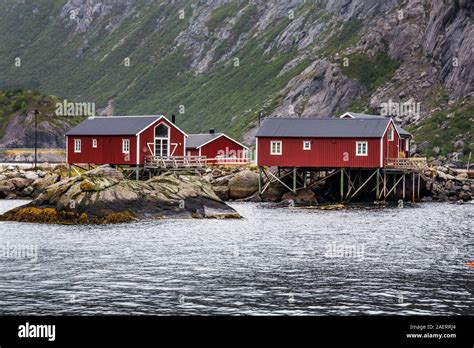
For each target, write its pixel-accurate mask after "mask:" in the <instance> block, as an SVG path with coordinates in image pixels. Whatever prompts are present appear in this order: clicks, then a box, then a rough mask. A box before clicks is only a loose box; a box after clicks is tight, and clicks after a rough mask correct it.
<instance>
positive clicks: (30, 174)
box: [23, 172, 39, 180]
mask: <svg viewBox="0 0 474 348" xmlns="http://www.w3.org/2000/svg"><path fill="white" fill-rule="evenodd" d="M23 175H24V178H26V179H29V180H36V179H38V178H39V176H38V175H37V174H36V173H35V172H25V173H24V174H23Z"/></svg>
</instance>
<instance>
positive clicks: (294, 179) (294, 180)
mask: <svg viewBox="0 0 474 348" xmlns="http://www.w3.org/2000/svg"><path fill="white" fill-rule="evenodd" d="M293 193H296V167H293Z"/></svg>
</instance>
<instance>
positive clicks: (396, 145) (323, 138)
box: [256, 113, 426, 201]
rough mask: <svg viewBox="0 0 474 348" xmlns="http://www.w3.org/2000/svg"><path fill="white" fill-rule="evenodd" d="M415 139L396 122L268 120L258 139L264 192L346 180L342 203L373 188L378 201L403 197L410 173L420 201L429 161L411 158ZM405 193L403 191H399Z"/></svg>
mask: <svg viewBox="0 0 474 348" xmlns="http://www.w3.org/2000/svg"><path fill="white" fill-rule="evenodd" d="M410 138H411V135H410V134H409V133H408V132H406V131H405V130H403V128H401V127H400V126H397V125H396V124H395V123H394V121H393V120H392V119H391V118H387V117H382V116H372V115H364V114H354V113H346V114H344V115H342V116H341V117H340V118H294V117H292V118H284V117H273V118H267V119H265V120H264V121H263V123H262V124H261V126H260V129H259V130H258V132H257V134H256V157H257V159H256V162H257V165H258V167H259V172H260V181H259V192H260V194H263V193H264V192H265V190H266V189H268V187H269V185H271V184H272V183H274V182H279V183H280V184H282V185H283V186H285V187H286V188H287V189H288V190H291V191H293V192H294V193H296V191H297V190H298V189H302V188H306V187H308V186H309V187H311V186H312V185H316V184H318V183H319V182H321V181H324V180H327V179H328V178H329V177H331V176H333V175H336V174H338V173H339V175H340V180H339V182H340V199H341V201H347V200H349V199H351V198H353V197H354V196H355V195H357V194H360V192H361V190H362V188H363V187H364V186H366V185H367V184H368V183H373V185H374V188H373V190H372V191H370V192H374V193H375V199H376V200H378V199H380V198H387V197H389V196H390V195H394V194H395V193H396V192H397V188H398V186H399V185H400V184H401V183H402V182H403V185H402V187H403V190H402V191H403V194H402V196H403V198H405V194H406V185H405V180H406V178H407V175H408V173H410V174H413V178H410V181H411V183H412V184H413V186H411V187H410V188H411V193H412V197H413V200H415V174H416V173H418V183H417V188H418V189H417V190H418V197H419V195H420V187H421V186H420V174H419V173H420V172H421V171H422V170H423V168H426V159H424V158H408V155H409V150H410V148H409V146H410ZM398 189H400V188H398Z"/></svg>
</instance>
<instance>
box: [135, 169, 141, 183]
mask: <svg viewBox="0 0 474 348" xmlns="http://www.w3.org/2000/svg"><path fill="white" fill-rule="evenodd" d="M139 170H140V168H139V167H138V166H137V167H136V169H135V180H137V181H138V179H140V172H139Z"/></svg>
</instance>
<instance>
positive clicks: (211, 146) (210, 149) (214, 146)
mask: <svg viewBox="0 0 474 348" xmlns="http://www.w3.org/2000/svg"><path fill="white" fill-rule="evenodd" d="M247 152H248V147H247V146H245V145H243V144H241V143H239V142H238V141H236V140H235V139H232V138H231V137H229V136H227V135H225V134H224V133H214V131H213V130H212V129H211V130H210V131H209V133H207V134H189V136H188V138H187V141H186V154H187V155H188V156H206V157H207V163H210V164H226V163H247V161H248V159H247Z"/></svg>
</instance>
